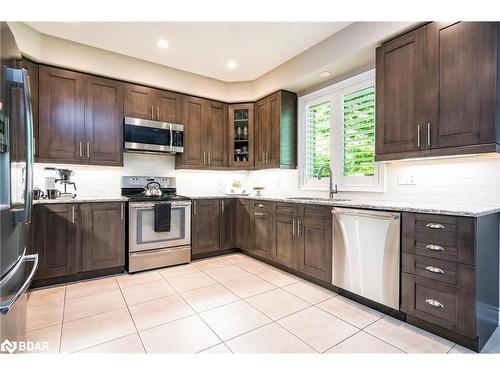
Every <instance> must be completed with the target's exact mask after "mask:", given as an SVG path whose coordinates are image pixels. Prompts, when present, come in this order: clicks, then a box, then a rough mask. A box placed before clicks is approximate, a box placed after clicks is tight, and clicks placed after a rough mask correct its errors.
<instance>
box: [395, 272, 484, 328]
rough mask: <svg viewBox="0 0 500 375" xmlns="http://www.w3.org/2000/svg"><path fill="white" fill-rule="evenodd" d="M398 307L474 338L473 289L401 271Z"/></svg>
mask: <svg viewBox="0 0 500 375" xmlns="http://www.w3.org/2000/svg"><path fill="white" fill-rule="evenodd" d="M401 287H402V298H401V310H402V311H404V312H406V313H407V314H409V315H412V316H415V317H417V318H419V319H422V320H425V321H427V322H429V323H432V324H435V325H438V326H441V327H443V328H446V329H449V330H452V331H454V332H457V333H461V334H463V335H466V336H469V337H475V311H474V310H475V305H474V292H473V291H471V290H468V289H463V288H458V287H455V286H452V285H449V284H445V283H441V282H438V281H433V280H429V279H426V278H423V277H419V276H414V275H410V274H407V273H404V272H403V273H402V276H401Z"/></svg>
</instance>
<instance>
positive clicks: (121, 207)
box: [120, 203, 123, 220]
mask: <svg viewBox="0 0 500 375" xmlns="http://www.w3.org/2000/svg"><path fill="white" fill-rule="evenodd" d="M120 219H121V220H123V203H122V204H121V205H120Z"/></svg>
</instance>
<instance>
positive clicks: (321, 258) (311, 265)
mask: <svg viewBox="0 0 500 375" xmlns="http://www.w3.org/2000/svg"><path fill="white" fill-rule="evenodd" d="M297 241H298V246H299V262H298V269H299V271H300V272H303V273H305V274H308V275H310V276H313V277H316V278H318V279H321V280H324V281H328V282H331V280H332V222H331V221H330V220H324V219H319V218H317V217H312V216H311V217H309V216H307V214H306V215H305V216H304V217H302V218H299V223H298V225H297Z"/></svg>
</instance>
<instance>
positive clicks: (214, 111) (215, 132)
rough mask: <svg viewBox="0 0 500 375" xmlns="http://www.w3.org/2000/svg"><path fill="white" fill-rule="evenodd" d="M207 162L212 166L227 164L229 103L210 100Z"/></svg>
mask: <svg viewBox="0 0 500 375" xmlns="http://www.w3.org/2000/svg"><path fill="white" fill-rule="evenodd" d="M208 121H209V122H208V126H207V136H206V139H208V140H209V145H207V146H208V147H207V151H206V152H207V159H206V164H207V165H208V166H210V167H223V166H225V165H227V157H226V133H227V104H224V103H218V102H210V114H209V118H208Z"/></svg>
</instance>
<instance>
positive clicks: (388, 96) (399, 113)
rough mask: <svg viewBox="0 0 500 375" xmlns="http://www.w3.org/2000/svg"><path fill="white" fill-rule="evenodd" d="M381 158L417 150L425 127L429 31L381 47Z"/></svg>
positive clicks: (378, 138) (378, 146)
mask: <svg viewBox="0 0 500 375" xmlns="http://www.w3.org/2000/svg"><path fill="white" fill-rule="evenodd" d="M376 60H377V62H376V64H377V69H376V76H377V77H376V82H377V84H376V95H377V101H376V105H377V110H376V117H377V119H376V121H377V132H376V153H377V155H386V154H399V153H404V152H408V151H417V150H420V148H421V147H422V138H421V137H420V140H419V138H418V137H419V135H421V134H422V132H423V131H424V125H425V28H420V29H417V30H414V31H412V32H410V33H408V34H405V35H403V36H401V37H399V38H397V39H394V40H392V41H390V42H387V43H386V44H383V45H382V46H380V47H378V48H377V51H376Z"/></svg>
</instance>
